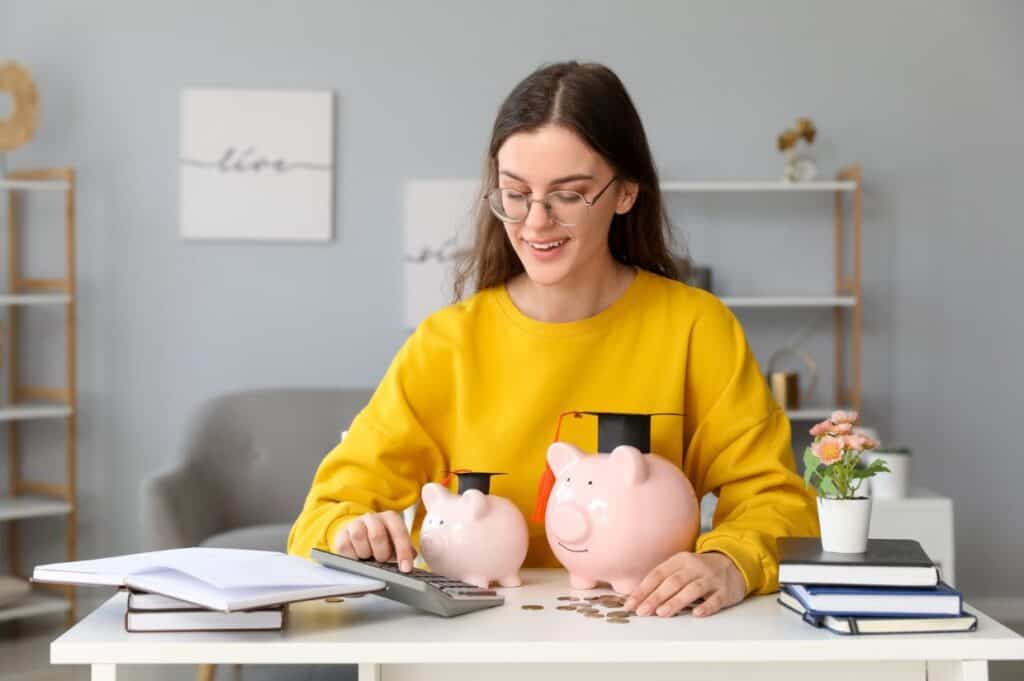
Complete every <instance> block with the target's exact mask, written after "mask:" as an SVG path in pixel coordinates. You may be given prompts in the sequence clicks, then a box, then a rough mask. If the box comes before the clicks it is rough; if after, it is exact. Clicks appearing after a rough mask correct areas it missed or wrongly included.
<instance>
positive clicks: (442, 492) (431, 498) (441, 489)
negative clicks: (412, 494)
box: [420, 482, 452, 512]
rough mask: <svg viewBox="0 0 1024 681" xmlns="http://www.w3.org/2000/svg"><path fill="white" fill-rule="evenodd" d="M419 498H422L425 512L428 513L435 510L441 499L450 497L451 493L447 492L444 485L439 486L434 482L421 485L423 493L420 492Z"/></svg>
mask: <svg viewBox="0 0 1024 681" xmlns="http://www.w3.org/2000/svg"><path fill="white" fill-rule="evenodd" d="M420 496H421V497H422V498H423V505H424V506H426V508H427V511H428V512H429V511H431V510H432V509H434V508H436V507H437V505H438V503H439V502H440V501H441V500H442V499H445V498H447V497H450V496H452V493H451V492H449V491H448V488H447V487H445V486H444V485H439V484H437V483H436V482H428V483H427V484H425V485H423V491H422V492H420Z"/></svg>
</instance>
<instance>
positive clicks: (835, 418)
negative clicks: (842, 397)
mask: <svg viewBox="0 0 1024 681" xmlns="http://www.w3.org/2000/svg"><path fill="white" fill-rule="evenodd" d="M859 417H860V414H858V413H857V412H855V411H842V410H836V411H834V412H832V416H830V417H829V420H830V421H831V422H832V423H837V424H838V423H850V424H853V423H856V422H857V419H858V418H859Z"/></svg>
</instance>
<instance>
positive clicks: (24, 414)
mask: <svg viewBox="0 0 1024 681" xmlns="http://www.w3.org/2000/svg"><path fill="white" fill-rule="evenodd" d="M72 413H73V411H72V409H71V407H69V406H68V405H66V404H41V403H40V404H19V405H17V406H14V407H4V408H0V422H3V421H28V420H31V419H55V418H65V417H68V416H71V414H72Z"/></svg>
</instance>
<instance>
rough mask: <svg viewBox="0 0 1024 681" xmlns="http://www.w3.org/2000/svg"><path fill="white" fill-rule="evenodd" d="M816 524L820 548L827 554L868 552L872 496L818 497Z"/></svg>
mask: <svg viewBox="0 0 1024 681" xmlns="http://www.w3.org/2000/svg"><path fill="white" fill-rule="evenodd" d="M818 522H819V523H820V524H821V548H822V549H824V550H825V551H828V552H830V553H864V552H865V551H867V549H868V528H869V527H870V525H871V497H864V498H860V499H828V498H825V497H818Z"/></svg>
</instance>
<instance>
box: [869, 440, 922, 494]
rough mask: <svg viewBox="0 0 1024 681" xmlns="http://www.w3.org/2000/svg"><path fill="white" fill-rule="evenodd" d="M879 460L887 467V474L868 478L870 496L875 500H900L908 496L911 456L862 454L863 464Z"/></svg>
mask: <svg viewBox="0 0 1024 681" xmlns="http://www.w3.org/2000/svg"><path fill="white" fill-rule="evenodd" d="M874 459H881V460H882V461H884V462H885V463H886V465H887V466H888V467H889V472H888V473H878V474H876V475H873V476H872V477H870V478H868V483H869V485H870V487H871V496H873V497H874V498H875V499H902V498H904V497H907V496H910V462H911V455H910V454H909V453H906V452H884V451H872V452H865V453H864V463H868V464H869V463H871V462H872V461H873V460H874Z"/></svg>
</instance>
